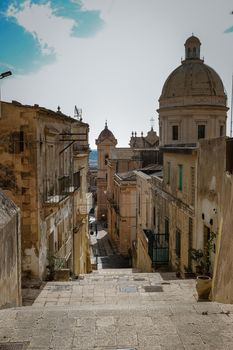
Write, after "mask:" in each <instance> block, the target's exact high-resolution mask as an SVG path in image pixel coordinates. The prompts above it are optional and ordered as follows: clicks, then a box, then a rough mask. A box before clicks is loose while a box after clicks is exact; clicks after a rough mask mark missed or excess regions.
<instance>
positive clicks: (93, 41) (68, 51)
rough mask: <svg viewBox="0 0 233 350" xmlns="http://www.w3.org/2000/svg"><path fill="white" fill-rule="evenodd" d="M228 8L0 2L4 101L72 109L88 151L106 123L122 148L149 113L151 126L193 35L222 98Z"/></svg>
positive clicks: (137, 1)
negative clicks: (85, 131)
mask: <svg viewBox="0 0 233 350" xmlns="http://www.w3.org/2000/svg"><path fill="white" fill-rule="evenodd" d="M232 10H233V3H232V0H224V1H222V0H205V1H203V0H195V1H193V0H15V1H10V0H0V44H1V50H0V72H3V71H5V70H9V69H10V70H12V72H13V75H12V76H11V77H9V78H6V79H3V80H1V82H0V84H1V85H0V87H1V95H2V99H3V100H6V101H11V100H17V101H19V102H21V103H23V104H31V105H34V104H39V105H41V106H44V107H47V108H49V109H52V110H56V109H57V106H58V105H59V106H61V110H62V112H63V113H65V114H67V115H71V116H73V113H74V106H75V105H77V107H78V108H82V110H83V120H84V121H85V122H87V123H89V125H90V144H91V146H92V147H95V139H96V138H97V137H98V135H99V133H100V132H101V130H102V129H103V128H104V125H105V120H106V119H107V121H108V126H109V128H110V129H111V130H112V132H113V133H114V135H115V137H116V138H117V139H118V146H127V145H128V142H129V139H130V136H131V132H132V131H136V132H137V133H138V134H140V133H141V131H143V132H144V134H146V132H147V131H148V130H149V129H150V119H151V117H153V118H155V120H156V122H155V129H156V130H158V113H157V112H156V110H157V109H158V107H159V103H158V100H159V97H160V94H161V91H162V87H163V84H164V82H165V80H166V78H167V77H168V75H169V74H170V73H171V71H172V70H173V69H175V68H176V67H178V66H179V65H180V61H181V59H182V57H184V42H185V41H186V39H187V38H188V37H189V36H190V35H191V34H192V33H194V35H196V36H198V37H199V39H200V41H201V43H202V46H201V56H204V58H205V63H206V64H208V65H209V66H211V67H212V68H214V69H215V70H216V71H217V72H218V74H219V75H220V77H221V78H222V80H223V83H224V86H225V88H226V91H227V94H228V104H230V101H231V78H232V72H233V15H231V11H232ZM229 116H230V113H229ZM229 119H230V118H228V130H229V129H230V128H229Z"/></svg>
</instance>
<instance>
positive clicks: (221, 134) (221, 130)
mask: <svg viewBox="0 0 233 350" xmlns="http://www.w3.org/2000/svg"><path fill="white" fill-rule="evenodd" d="M223 131H224V126H223V125H220V130H219V134H220V136H223Z"/></svg>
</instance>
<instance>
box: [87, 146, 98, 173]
mask: <svg viewBox="0 0 233 350" xmlns="http://www.w3.org/2000/svg"><path fill="white" fill-rule="evenodd" d="M97 162H98V153H97V150H96V149H92V150H91V152H90V154H89V165H90V167H91V168H97Z"/></svg>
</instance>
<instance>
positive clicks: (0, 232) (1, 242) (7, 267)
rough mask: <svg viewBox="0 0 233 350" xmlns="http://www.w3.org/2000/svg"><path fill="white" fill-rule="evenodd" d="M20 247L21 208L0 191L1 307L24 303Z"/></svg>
mask: <svg viewBox="0 0 233 350" xmlns="http://www.w3.org/2000/svg"><path fill="white" fill-rule="evenodd" d="M20 247H21V234H20V211H19V208H18V207H17V206H16V205H15V204H14V203H13V202H12V201H11V200H10V199H9V198H8V197H7V196H6V195H5V194H4V193H2V192H0V291H1V292H0V309H1V308H6V307H14V306H20V305H21V303H22V297H21V249H20Z"/></svg>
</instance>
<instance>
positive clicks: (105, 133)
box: [97, 122, 116, 142]
mask: <svg viewBox="0 0 233 350" xmlns="http://www.w3.org/2000/svg"><path fill="white" fill-rule="evenodd" d="M105 139H112V140H114V141H115V140H116V139H115V136H114V135H113V133H112V132H111V130H109V129H108V125H107V122H106V123H105V128H104V129H103V130H102V131H101V133H100V134H99V137H98V139H97V141H98V142H101V141H103V140H105Z"/></svg>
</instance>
